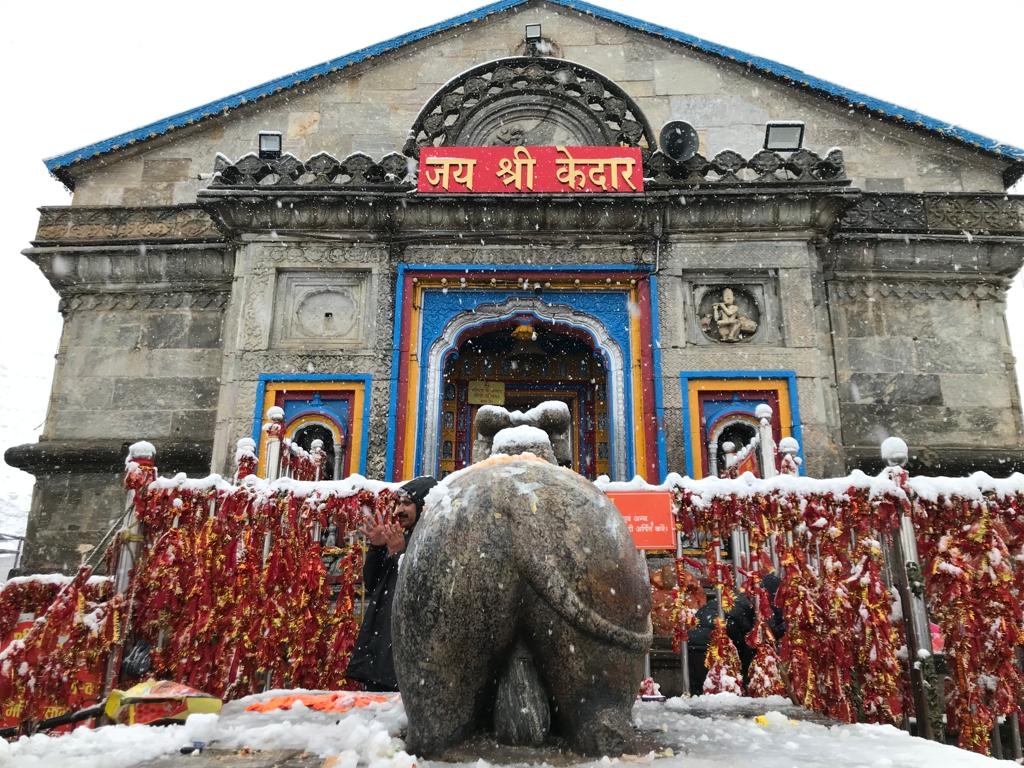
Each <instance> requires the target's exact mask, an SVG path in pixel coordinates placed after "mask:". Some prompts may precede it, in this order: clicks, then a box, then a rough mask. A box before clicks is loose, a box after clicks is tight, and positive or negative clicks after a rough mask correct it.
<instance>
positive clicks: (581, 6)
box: [548, 0, 1024, 162]
mask: <svg viewBox="0 0 1024 768" xmlns="http://www.w3.org/2000/svg"><path fill="white" fill-rule="evenodd" d="M548 2H551V3H554V4H556V5H561V6H564V7H566V8H571V9H573V10H576V11H580V12H581V13H587V14H590V15H591V16H596V17H598V18H601V19H605V20H607V21H612V22H616V23H618V24H624V25H625V26H628V27H632V28H633V29H636V30H639V31H641V32H647V33H649V34H652V35H657V36H659V37H663V38H666V39H668V40H672V41H674V42H677V43H682V44H683V45H687V46H690V47H692V48H696V49H698V50H701V51H704V52H705V53H711V54H714V55H716V56H721V57H722V58H726V59H729V60H731V61H735V62H736V63H738V64H744V65H747V66H749V67H752V68H754V69H759V70H761V71H763V72H767V73H768V74H770V75H774V76H776V77H779V78H782V79H784V80H789V81H791V82H793V83H794V84H796V85H802V86H805V87H807V88H810V89H811V90H814V91H818V92H820V93H824V94H826V95H828V96H832V97H835V98H838V99H843V100H845V101H847V102H848V103H849V104H850V105H851V106H854V107H861V108H864V109H869V110H871V111H873V112H878V113H880V114H881V115H882V116H884V117H888V118H893V119H895V120H897V121H902V122H906V123H908V124H909V125H911V126H915V127H919V128H924V129H926V130H929V131H932V132H933V133H937V134H939V135H940V136H943V137H944V138H948V139H954V140H956V141H959V142H961V143H963V144H967V145H969V146H971V147H974V148H976V149H980V150H982V151H985V152H991V153H992V154H995V155H999V156H1001V157H1005V158H1007V159H1009V160H1015V161H1018V162H1020V161H1024V149H1021V148H1020V147H1014V146H1011V145H1009V144H1004V143H1002V142H1000V141H996V140H995V139H990V138H988V137H987V136H982V135H981V134H978V133H974V132H973V131H968V130H966V129H964V128H960V127H959V126H956V125H953V124H952V123H948V122H945V121H943V120H937V119H935V118H934V117H929V116H928V115H925V114H922V113H920V112H916V111H914V110H912V109H907V108H905V107H901V106H899V105H898V104H893V103H892V102H888V101H883V100H882V99H876V98H874V97H872V96H868V95H867V94H864V93H860V92H859V91H854V90H851V89H849V88H844V87H843V86H841V85H836V84H835V83H831V82H829V81H828V80H822V79H820V78H817V77H812V76H811V75H808V74H807V73H806V72H804V71H802V70H799V69H794V68H793V67H787V66H786V65H785V64H780V63H779V62H777V61H772V60H771V59H765V58H762V57H760V56H752V55H751V54H749V53H744V52H743V51H739V50H736V49H735V48H729V47H728V46H724V45H718V44H717V43H712V42H710V41H708V40H704V39H702V38H699V37H694V36H693V35H687V34H686V33H684V32H677V31H676V30H674V29H669V28H668V27H662V26H659V25H657V24H652V23H650V22H647V21H643V20H642V19H637V18H635V17H633V16H627V15H625V14H622V13H617V12H615V11H609V10H608V9H606V8H601V7H600V6H596V5H591V4H590V3H587V2H582V0H548Z"/></svg>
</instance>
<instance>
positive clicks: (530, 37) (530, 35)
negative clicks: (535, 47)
mask: <svg viewBox="0 0 1024 768" xmlns="http://www.w3.org/2000/svg"><path fill="white" fill-rule="evenodd" d="M541 37H542V35H541V30H540V24H527V25H526V36H525V38H524V39H525V40H526V43H527V44H528V45H529V44H530V43H534V44H536V43H539V42H540V40H541Z"/></svg>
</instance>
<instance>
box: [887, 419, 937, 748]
mask: <svg viewBox="0 0 1024 768" xmlns="http://www.w3.org/2000/svg"><path fill="white" fill-rule="evenodd" d="M881 453H882V459H884V460H885V463H886V464H887V465H888V466H887V468H886V470H885V471H886V473H887V474H888V475H889V478H890V479H891V480H892V481H893V482H894V483H896V484H897V485H898V486H899V487H900V488H902V489H904V490H906V488H907V470H906V469H904V466H905V465H906V463H907V459H908V458H909V451H908V449H907V444H906V443H905V442H904V441H903V440H901V439H900V438H898V437H888V438H886V439H885V440H883V441H882V446H881ZM892 555H893V558H894V560H895V564H894V567H893V568H892V574H893V580H894V581H895V582H896V588H897V590H898V591H899V595H900V603H901V604H902V607H903V621H904V625H905V627H906V636H907V655H908V656H909V658H908V661H909V665H910V689H911V694H912V695H913V698H914V710H915V715H916V717H917V735H918V736H920V737H922V738H925V739H935V738H936V737H937V736H939V735H940V734H937V733H936V732H935V728H934V727H933V723H932V713H931V711H930V708H929V706H928V694H927V691H926V687H927V686H928V685H929V683H928V681H927V679H926V675H925V667H926V666H927V667H929V668H931V667H932V666H933V665H934V663H935V662H934V659H933V658H932V636H931V631H930V630H929V627H928V608H927V606H926V605H925V602H924V591H923V590H924V582H923V580H922V579H921V565H920V562H919V561H920V556H919V555H918V552H917V537H916V535H915V533H914V523H913V521H912V520H911V518H910V516H909V515H908V514H907V513H906V512H901V513H900V522H899V530H897V531H896V532H895V535H894V536H893V537H892ZM936 714H937V713H936Z"/></svg>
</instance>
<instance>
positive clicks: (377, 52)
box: [43, 0, 1024, 187]
mask: <svg viewBox="0 0 1024 768" xmlns="http://www.w3.org/2000/svg"><path fill="white" fill-rule="evenodd" d="M532 2H534V0H498V2H495V3H491V4H490V5H485V6H483V7H481V8H478V9H477V10H475V11H469V12H467V13H464V14H461V15H459V16H454V17H452V18H450V19H447V20H446V21H442V22H439V23H437V24H432V25H430V26H427V27H423V28H421V29H417V30H415V31H413V32H408V33H406V34H404V35H399V36H398V37H393V38H391V39H390V40H385V41H384V42H381V43H377V44H375V45H371V46H368V47H366V48H361V49H359V50H358V51H354V52H352V53H349V54H346V55H345V56H341V57H338V58H336V59H331V60H330V61H326V62H323V63H322V64H317V65H314V66H312V67H308V68H306V69H302V70H299V71H298V72H293V73H292V74H289V75H285V76H283V77H279V78H277V79H275V80H271V81H269V82H266V83H263V84H261V85H257V86H255V87H253V88H249V89H248V90H245V91H240V92H239V93H235V94H232V95H230V96H226V97H224V98H222V99H218V100H217V101H212V102H210V103H208V104H204V105H202V106H199V107H196V108H195V109H190V110H187V111H185V112H179V113H178V114H176V115H171V116H170V117H166V118H164V119H163V120H158V121H156V122H154V123H150V124H149V125H144V126H142V127H141V128H136V129H135V130H132V131H127V132H125V133H121V134H118V135H117V136H113V137H111V138H109V139H104V140H103V141H98V142H96V143H94V144H89V145H88V146H85V147H82V148H80V149H76V150H73V151H71V152H67V153H65V154H63V155H57V156H55V157H51V158H48V159H46V160H44V161H43V162H44V163H45V164H46V168H47V170H49V171H50V173H52V174H53V175H54V176H56V177H57V178H58V179H60V180H61V181H62V182H64V183H65V184H66V185H68V186H69V187H73V179H72V178H71V177H70V175H69V174H68V173H67V172H66V169H68V168H69V167H70V166H72V165H74V164H75V163H79V162H82V161H85V160H89V159H91V158H94V157H97V156H99V155H103V154H106V153H107V152H112V151H114V150H117V149H121V148H124V147H126V146H129V145H132V144H135V143H137V142H140V141H146V140H148V139H152V138H156V137H158V136H162V135H164V134H165V133H167V132H168V131H171V130H174V129H176V128H182V127H185V126H188V125H193V124H195V123H197V122H199V121H201V120H204V119H206V118H208V117H213V116H215V115H221V114H224V113H225V112H227V111H230V110H232V109H235V108H237V107H240V106H243V105H246V104H251V103H253V102H255V101H258V100H260V99H263V98H266V97H268V96H271V95H273V94H276V93H279V92H281V91H285V90H288V89H290V88H294V87H296V86H298V85H303V84H305V83H307V82H309V81H311V80H314V79H316V78H318V77H323V76H325V75H329V74H332V73H334V72H337V71H339V70H342V69H345V68H346V67H350V66H353V65H355V64H359V63H362V62H364V61H366V60H368V59H371V58H373V57H375V56H381V55H384V54H387V53H390V52H391V51H394V50H397V49H399V48H401V47H402V46H405V45H407V44H409V43H414V42H418V41H420V40H423V39H424V38H427V37H430V36H431V35H434V34H438V33H441V32H446V31H449V30H451V29H454V28H456V27H459V26H462V25H464V24H469V23H472V22H476V21H480V20H482V19H485V18H487V17H488V16H491V15H494V14H497V13H501V12H504V11H507V10H511V9H513V8H516V7H518V6H522V5H528V4H530V3H532ZM546 2H549V3H551V4H552V5H557V6H561V7H563V8H567V9H570V10H573V11H578V12H580V13H585V14H588V15H590V16H593V17H595V18H598V19H603V20H605V21H610V22H612V23H615V24H620V25H623V26H625V27H628V28H629V29H633V30H636V31H639V32H644V33H647V34H650V35H654V36H656V37H660V38H663V39H665V40H670V41H672V42H676V43H680V44H682V45H685V46H687V47H689V48H692V49H694V50H696V51H700V52H702V53H706V54H710V55H712V56H716V57H718V58H722V59H725V60H727V61H731V62H733V63H736V64H741V65H743V66H746V67H749V68H750V69H752V70H755V71H757V72H759V73H762V74H765V75H768V76H770V77H772V78H774V79H777V80H780V81H781V82H783V83H785V84H787V85H791V86H799V87H802V88H806V89H807V90H809V91H811V92H814V93H817V94H819V95H823V96H826V97H827V98H829V99H832V100H837V101H840V102H842V103H843V104H844V105H845V106H847V107H849V108H853V109H857V110H861V111H864V112H867V113H869V114H871V115H873V116H876V117H880V118H882V119H886V120H892V121H894V122H896V123H898V124H903V125H906V126H909V127H913V128H917V129H921V130H924V131H926V132H928V133H931V134H933V135H935V136H938V137H941V138H943V139H947V140H951V141H954V142H956V143H959V144H961V145H964V146H966V147H969V148H971V149H976V150H980V151H982V152H984V153H986V154H989V155H993V156H995V157H998V158H1000V159H1003V160H1007V161H1010V162H1013V163H1024V149H1021V148H1018V147H1014V146H1011V145H1008V144H1003V143H1002V142H999V141H996V140H995V139H990V138H988V137H986V136H982V135H980V134H977V133H974V132H972V131H968V130H966V129H964V128H960V127H959V126H956V125H953V124H951V123H948V122H945V121H942V120H937V119H935V118H933V117H929V116H928V115H924V114H922V113H920V112H917V111H915V110H912V109H907V108H905V107H901V106H899V105H897V104H893V103H891V102H888V101H883V100H881V99H876V98H873V97H871V96H868V95H866V94H863V93H860V92H858V91H854V90H850V89H849V88H844V87H842V86H840V85H836V84H835V83H831V82H829V81H827V80H821V79H819V78H816V77H812V76H810V75H808V74H807V73H805V72H803V71H801V70H799V69H794V68H793V67H788V66H786V65H785V64H780V63H779V62H777V61H772V60H771V59H765V58H762V57H760V56H752V55H751V54H748V53H744V52H743V51H739V50H736V49H735V48H729V47H728V46H724V45H718V44H717V43H712V42H709V41H707V40H704V39H702V38H699V37H694V36H692V35H688V34H686V33H684V32H678V31H676V30H674V29H669V28H667V27H663V26H660V25H657V24H652V23H650V22H647V21H643V20H641V19H637V18H634V17H632V16H627V15H625V14H622V13H617V12H615V11H609V10H607V9H605V8H601V7H600V6H596V5H592V4H590V3H587V2H582V0H546ZM1022 174H1024V166H1021V167H1019V168H1015V169H1014V170H1013V172H1008V173H1007V174H1006V178H1005V179H1004V180H1005V181H1006V183H1007V185H1008V186H1009V185H1010V184H1012V183H1014V182H1015V181H1016V180H1017V179H1018V178H1019V177H1020V176H1021V175H1022Z"/></svg>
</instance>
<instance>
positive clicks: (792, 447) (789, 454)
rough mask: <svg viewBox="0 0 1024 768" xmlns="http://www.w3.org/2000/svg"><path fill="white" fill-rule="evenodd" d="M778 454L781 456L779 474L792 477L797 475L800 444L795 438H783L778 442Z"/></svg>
mask: <svg viewBox="0 0 1024 768" xmlns="http://www.w3.org/2000/svg"><path fill="white" fill-rule="evenodd" d="M779 453H781V454H782V459H781V460H780V461H779V474H780V475H793V476H794V477H795V476H797V475H799V474H800V456H799V455H798V454H799V453H800V443H798V442H797V441H796V438H795V437H784V438H782V439H781V440H779Z"/></svg>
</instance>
